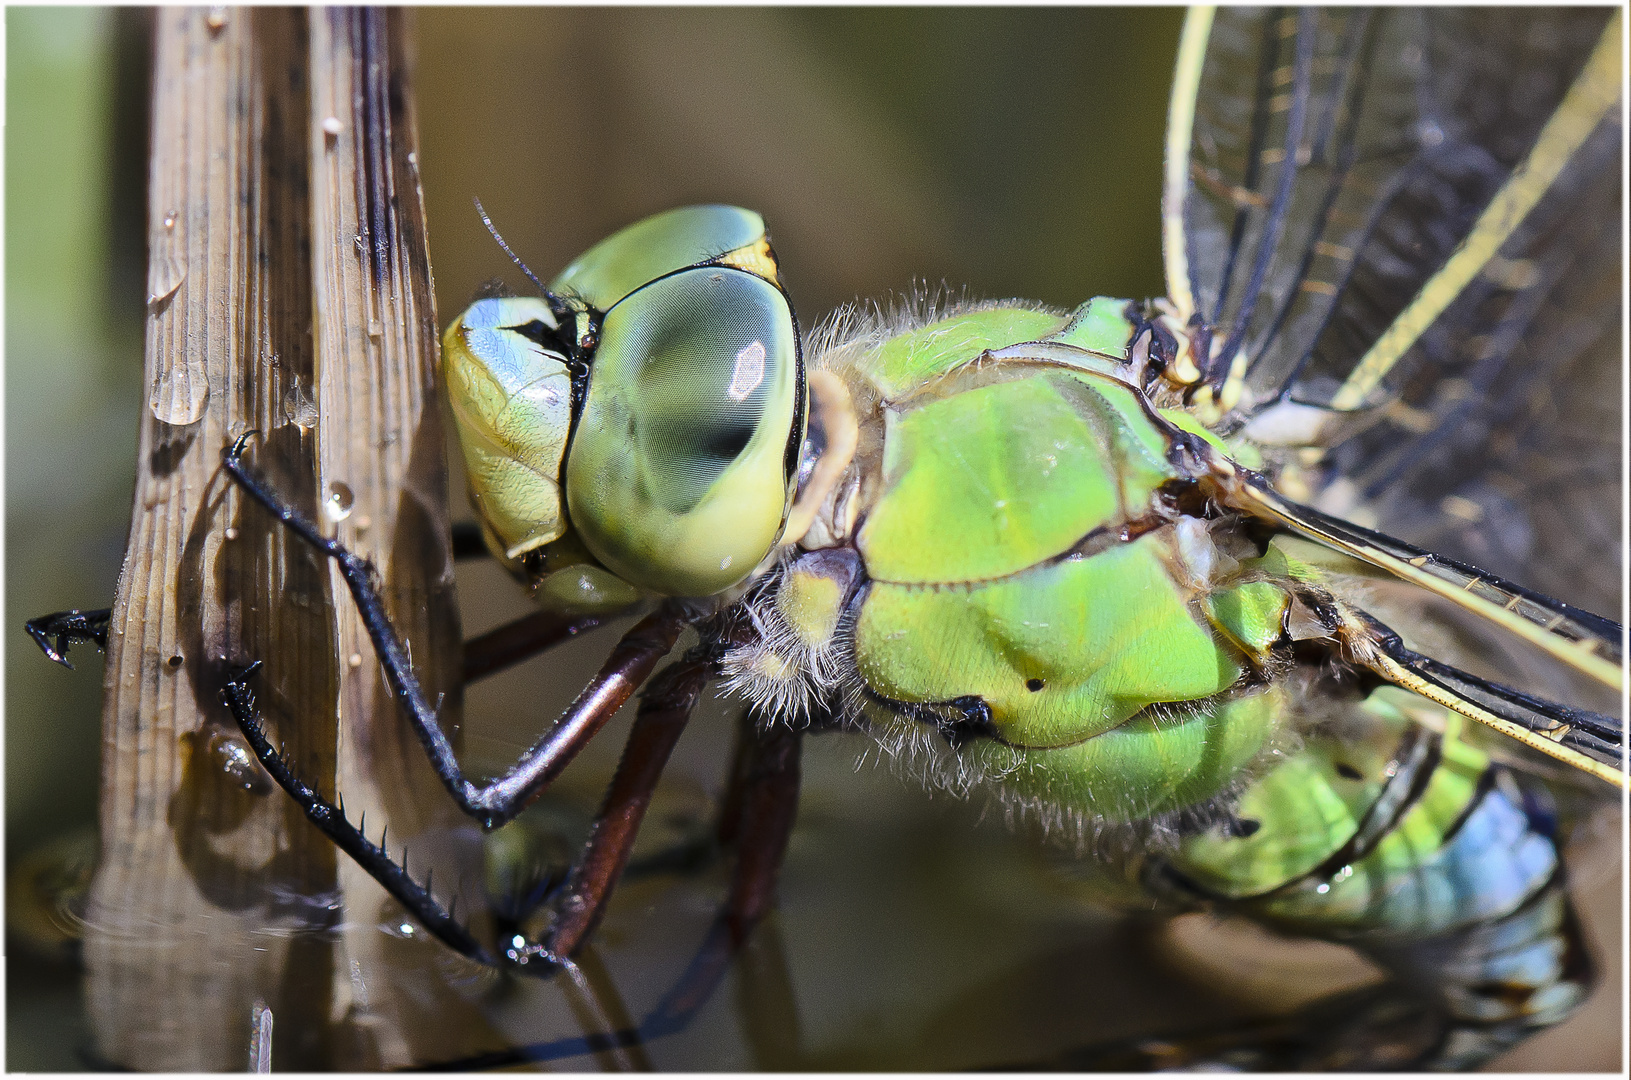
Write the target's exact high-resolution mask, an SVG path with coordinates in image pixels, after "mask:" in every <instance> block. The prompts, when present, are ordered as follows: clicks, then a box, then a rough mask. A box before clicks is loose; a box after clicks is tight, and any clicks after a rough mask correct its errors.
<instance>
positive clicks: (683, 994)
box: [436, 661, 804, 1070]
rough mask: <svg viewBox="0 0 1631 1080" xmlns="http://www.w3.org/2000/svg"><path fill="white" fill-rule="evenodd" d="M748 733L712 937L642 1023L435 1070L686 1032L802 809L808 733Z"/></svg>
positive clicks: (760, 912) (766, 894) (750, 920)
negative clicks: (802, 760)
mask: <svg viewBox="0 0 1631 1080" xmlns="http://www.w3.org/2000/svg"><path fill="white" fill-rule="evenodd" d="M682 663H683V661H682ZM676 666H677V665H676ZM665 674H666V672H665ZM744 730H746V731H749V732H751V733H752V739H751V741H750V742H749V743H748V746H747V753H746V754H745V756H744V758H743V767H742V768H740V769H738V770H737V771H736V772H735V773H733V776H732V781H731V786H732V789H733V791H732V792H731V793H729V794H727V797H726V800H725V805H726V806H727V807H735V808H736V813H735V815H734V816H735V818H736V824H735V827H734V829H733V835H734V837H735V846H736V850H737V859H736V865H735V866H734V868H733V869H732V872H731V883H730V891H729V892H728V893H727V895H726V898H725V902H724V903H723V904H722V905H721V906H720V910H719V913H718V915H717V916H715V918H714V922H713V925H712V927H711V928H710V929H709V932H708V936H707V937H706V938H704V939H703V942H702V945H701V947H700V948H698V949H697V952H696V955H695V956H694V957H693V958H692V961H691V964H690V966H688V967H687V968H686V970H685V972H684V974H682V975H681V976H680V978H679V980H678V981H677V982H676V983H675V984H674V988H673V989H672V990H670V991H669V992H668V994H667V996H665V997H664V998H663V1000H662V1001H661V1002H660V1003H659V1004H658V1005H657V1007H656V1008H654V1009H653V1010H652V1011H651V1012H650V1013H649V1014H648V1015H647V1016H646V1018H645V1020H644V1021H642V1022H641V1023H640V1024H639V1026H637V1027H627V1028H621V1029H619V1030H616V1031H609V1032H601V1033H596V1034H593V1035H587V1036H576V1037H573V1038H569V1039H562V1040H559V1041H556V1042H548V1043H535V1044H533V1045H530V1046H518V1047H514V1048H512V1049H510V1050H506V1051H502V1052H500V1053H497V1054H489V1055H485V1056H483V1057H481V1058H479V1059H469V1060H465V1061H451V1062H443V1063H440V1064H439V1065H438V1066H436V1067H437V1068H439V1069H444V1070H469V1069H472V1068H484V1069H492V1068H499V1067H502V1066H505V1065H517V1064H521V1063H522V1062H537V1061H554V1060H557V1059H560V1058H566V1057H574V1056H577V1055H579V1054H583V1053H589V1052H597V1051H601V1050H604V1049H607V1048H610V1047H634V1046H639V1045H640V1044H642V1043H644V1042H647V1041H649V1040H651V1039H655V1038H658V1037H660V1036H663V1035H671V1034H673V1033H674V1032H676V1031H679V1030H681V1029H682V1028H684V1027H685V1025H686V1024H687V1023H688V1022H689V1021H690V1019H691V1017H692V1016H693V1015H694V1014H695V1013H696V1011H697V1010H698V1009H699V1008H701V1007H702V1006H703V1005H704V1004H706V1003H707V1001H708V999H709V997H710V996H712V994H713V992H714V990H715V989H717V988H718V986H719V982H720V980H721V979H722V978H723V977H724V975H725V972H726V971H728V970H729V969H730V965H731V962H732V960H734V959H735V957H736V954H737V952H738V951H739V950H740V949H741V947H742V946H743V944H744V943H745V942H746V941H747V938H748V935H749V934H750V932H751V931H752V930H753V928H754V926H755V925H756V924H757V923H758V922H759V921H760V920H761V919H762V918H763V917H764V916H765V914H766V913H767V912H768V911H769V910H770V906H771V903H772V901H773V899H774V896H775V889H776V877H777V873H778V872H779V871H780V869H781V864H782V858H783V856H784V855H785V854H786V852H787V841H788V838H789V837H790V836H791V835H792V831H793V820H794V817H795V815H796V814H797V811H798V794H799V752H800V750H801V749H802V746H803V734H804V733H803V732H802V731H799V730H795V729H793V728H791V727H788V726H787V725H786V724H781V723H770V724H760V723H756V722H755V718H754V717H753V716H752V715H751V714H750V715H749V716H748V718H747V719H746V721H745V722H744ZM631 741H632V738H631ZM625 756H626V755H625ZM738 788H739V790H734V789H738ZM566 962H567V963H570V962H571V961H569V960H568V961H566ZM784 996H790V993H789V994H786V995H784ZM758 1041H761V1042H763V1041H768V1040H762V1039H761V1040H758Z"/></svg>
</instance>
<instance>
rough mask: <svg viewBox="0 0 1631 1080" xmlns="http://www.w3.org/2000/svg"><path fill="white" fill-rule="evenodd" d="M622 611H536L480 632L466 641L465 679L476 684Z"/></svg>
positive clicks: (582, 632)
mask: <svg viewBox="0 0 1631 1080" xmlns="http://www.w3.org/2000/svg"><path fill="white" fill-rule="evenodd" d="M619 614H622V612H617V613H614V614H610V615H579V616H577V617H575V618H573V617H569V616H566V615H561V614H559V613H557V612H553V611H534V612H532V613H530V614H527V615H523V616H521V617H520V618H519V619H516V620H515V621H514V622H508V623H505V624H504V625H503V626H500V627H496V628H494V629H492V630H489V631H487V632H486V633H485V634H479V635H477V636H476V637H473V638H471V639H470V640H469V641H466V642H465V643H464V681H465V682H466V683H473V682H476V681H477V680H480V679H485V678H486V677H487V676H489V675H492V674H495V673H497V672H499V671H503V670H504V669H505V668H507V667H511V666H513V665H515V664H519V663H521V662H522V661H523V660H528V659H531V658H532V657H534V656H537V655H538V654H539V653H542V652H545V651H547V650H549V649H552V648H554V647H555V646H556V645H559V644H561V642H563V641H569V640H571V639H572V638H575V637H577V636H578V635H579V634H586V633H588V632H589V631H590V630H593V629H594V628H595V627H597V626H599V625H600V624H601V623H604V622H605V621H606V620H607V619H612V618H616V617H617V615H619Z"/></svg>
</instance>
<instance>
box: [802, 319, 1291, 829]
mask: <svg viewBox="0 0 1631 1080" xmlns="http://www.w3.org/2000/svg"><path fill="white" fill-rule="evenodd" d="M1136 314H1137V313H1136V309H1134V308H1133V307H1132V306H1131V305H1129V304H1128V303H1127V302H1125V301H1116V300H1110V299H1107V298H1098V299H1095V300H1093V301H1091V302H1089V303H1088V304H1085V305H1083V306H1082V307H1081V308H1080V309H1078V310H1077V311H1076V312H1074V313H1072V314H1071V315H1068V316H1065V315H1058V314H1054V313H1051V312H1047V311H1039V310H1035V309H1025V308H1020V307H1017V306H992V307H985V308H981V309H976V310H971V311H965V312H960V313H953V314H951V315H949V316H946V317H944V318H941V319H938V320H936V321H933V322H930V323H927V324H926V325H921V326H916V327H913V328H910V329H907V330H905V331H903V332H899V333H896V334H895V335H894V336H892V337H890V338H888V339H887V340H885V341H882V342H878V343H876V344H875V346H874V347H871V348H867V349H861V350H855V351H851V352H848V353H847V354H844V355H842V356H835V357H834V358H833V361H832V366H833V368H834V370H836V371H838V373H839V374H840V375H841V376H843V377H844V378H845V380H846V382H847V383H848V384H849V385H850V386H851V390H852V393H853V394H854V396H855V398H856V401H857V408H858V412H859V414H860V417H861V424H862V428H863V432H864V434H863V436H862V439H861V450H860V452H859V453H858V456H857V461H856V465H855V472H856V475H857V477H858V478H859V480H858V485H857V490H858V492H859V494H858V495H857V499H858V502H859V509H858V511H857V512H856V513H855V514H854V518H853V520H854V524H855V529H854V534H853V536H852V537H848V538H847V539H846V542H847V543H849V544H852V545H853V546H854V548H855V549H856V550H857V551H858V552H859V554H860V557H861V560H862V563H863V566H864V570H865V578H866V584H865V585H864V586H863V587H864V589H865V592H864V594H862V597H861V600H860V604H859V611H858V613H857V615H856V619H855V622H854V630H853V632H854V644H855V653H854V655H855V662H856V667H857V669H858V673H859V675H860V677H861V679H862V681H863V682H864V684H865V690H866V696H867V697H868V699H869V700H870V701H871V702H872V703H873V704H874V705H875V706H877V708H875V709H873V710H872V711H873V712H874V714H875V720H876V721H877V722H878V723H880V724H881V725H884V726H889V725H899V724H905V725H910V724H915V723H919V722H921V721H922V720H923V719H924V718H925V717H927V716H930V715H933V716H936V717H939V716H941V715H943V714H956V713H958V712H961V713H963V714H968V715H972V716H973V717H974V719H975V721H976V722H977V724H983V725H985V727H984V728H983V729H980V730H976V731H975V732H974V734H976V735H982V736H985V737H982V738H978V739H975V740H973V741H971V742H969V743H968V744H967V746H966V748H965V749H964V750H963V754H964V756H965V761H969V762H972V763H974V764H975V765H976V766H977V767H978V768H981V769H984V770H986V771H988V772H989V773H991V774H993V775H996V776H1000V777H1002V778H1003V779H1002V783H1003V786H1004V788H1005V790H1007V791H1009V792H1010V793H1013V794H1016V795H1018V796H1019V797H1020V798H1025V799H1030V798H1035V799H1041V800H1045V801H1047V802H1049V803H1053V804H1064V805H1067V806H1070V807H1073V808H1076V809H1079V810H1081V811H1083V812H1087V813H1091V814H1095V815H1098V816H1105V817H1113V818H1122V819H1125V818H1133V817H1142V816H1146V815H1148V814H1150V813H1157V812H1161V811H1166V810H1171V809H1177V808H1180V807H1182V806H1184V805H1189V804H1192V803H1194V802H1197V801H1200V800H1204V799H1206V798H1209V797H1211V796H1213V795H1215V794H1217V793H1219V792H1220V791H1222V790H1224V789H1225V788H1226V787H1228V786H1229V785H1230V783H1231V782H1232V780H1233V778H1234V777H1235V775H1236V773H1237V772H1238V771H1239V770H1240V769H1241V768H1242V767H1243V766H1244V765H1245V764H1246V763H1248V762H1249V761H1251V760H1252V759H1253V758H1254V757H1255V756H1256V755H1257V754H1258V753H1259V751H1260V750H1261V748H1262V747H1263V745H1264V744H1265V742H1266V741H1267V739H1268V737H1269V735H1270V734H1271V733H1272V731H1273V730H1274V728H1275V726H1276V725H1277V724H1278V722H1279V718H1280V716H1281V714H1282V713H1283V711H1284V710H1283V707H1282V698H1281V695H1280V693H1279V692H1278V691H1276V690H1274V689H1273V688H1272V687H1270V686H1269V684H1268V680H1266V679H1265V678H1264V677H1262V669H1263V665H1264V664H1265V662H1266V660H1267V657H1268V655H1269V651H1270V649H1271V647H1272V646H1273V645H1274V644H1275V642H1276V641H1278V640H1279V639H1280V638H1281V636H1282V632H1283V623H1284V619H1285V613H1286V609H1287V607H1288V604H1289V600H1288V597H1287V594H1286V593H1285V592H1284V591H1283V590H1282V589H1281V588H1279V587H1278V586H1277V585H1275V584H1274V583H1273V580H1272V579H1273V578H1274V577H1275V576H1276V575H1275V574H1274V572H1273V571H1274V569H1275V568H1274V567H1272V566H1270V565H1268V562H1269V560H1264V559H1258V558H1254V557H1252V556H1255V554H1256V553H1255V552H1248V553H1246V555H1247V557H1245V558H1236V557H1231V556H1226V555H1223V554H1221V553H1220V552H1219V551H1218V550H1217V548H1216V547H1215V545H1214V544H1213V543H1212V540H1211V538H1210V535H1209V532H1208V528H1209V527H1208V525H1207V523H1206V522H1205V521H1204V520H1202V519H1200V518H1195V517H1186V516H1185V515H1184V514H1183V513H1182V512H1180V511H1179V510H1178V509H1177V502H1176V501H1175V500H1177V499H1178V497H1179V495H1180V494H1181V493H1182V492H1183V491H1184V490H1185V489H1186V485H1189V481H1190V479H1191V478H1190V477H1189V475H1188V474H1187V473H1186V472H1185V471H1184V468H1183V466H1182V465H1181V464H1179V463H1177V462H1181V461H1182V460H1183V457H1182V455H1179V454H1174V453H1172V452H1171V451H1172V449H1173V446H1174V441H1175V439H1176V438H1177V437H1178V434H1179V432H1178V428H1180V427H1181V428H1183V429H1185V430H1189V431H1193V432H1195V433H1197V434H1200V435H1201V436H1202V437H1203V438H1205V439H1207V441H1209V442H1211V443H1213V445H1214V446H1216V447H1218V448H1219V449H1221V450H1223V451H1224V452H1225V453H1227V452H1228V448H1227V447H1225V446H1224V444H1223V443H1221V442H1220V441H1219V440H1218V439H1217V438H1216V437H1215V436H1213V435H1212V434H1211V433H1210V432H1208V431H1206V430H1205V429H1204V427H1202V426H1201V425H1199V424H1198V423H1197V422H1196V421H1194V420H1193V419H1192V418H1190V417H1188V416H1186V415H1184V414H1182V413H1181V412H1177V411H1172V410H1155V409H1152V407H1151V406H1150V405H1149V404H1148V403H1147V402H1146V401H1145V400H1144V398H1143V395H1142V394H1141V393H1140V391H1139V390H1137V389H1135V388H1134V386H1133V385H1132V384H1131V382H1130V379H1131V378H1132V376H1131V375H1130V374H1129V368H1128V366H1127V360H1128V358H1129V355H1130V352H1131V349H1132V346H1133V337H1134V334H1135V331H1136V330H1137V325H1136V323H1135V322H1134V321H1133V319H1134V318H1136ZM839 531H840V532H841V531H842V530H839ZM1237 554H1239V553H1238V552H1237ZM795 565H797V564H795ZM902 706H905V708H904V710H903V708H902ZM924 706H927V707H928V708H927V710H925V708H923V707H924ZM982 709H983V710H984V713H983V714H982V712H981V710H982Z"/></svg>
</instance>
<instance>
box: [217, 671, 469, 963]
mask: <svg viewBox="0 0 1631 1080" xmlns="http://www.w3.org/2000/svg"><path fill="white" fill-rule="evenodd" d="M259 667H260V662H259V661H258V660H257V661H256V662H255V663H253V664H250V665H248V666H247V667H243V668H239V669H238V670H237V671H235V672H233V674H232V675H231V677H230V678H228V679H227V683H226V686H225V687H224V688H223V689H222V690H221V700H222V701H223V702H225V703H226V706H227V708H228V709H230V710H231V711H232V717H233V719H235V720H236V721H237V722H238V728H239V730H240V731H242V732H243V735H244V738H245V739H246V740H247V741H248V742H249V746H250V749H252V750H254V752H255V756H256V757H257V758H259V759H260V763H261V764H262V765H263V766H265V768H266V771H267V772H269V773H271V774H272V779H274V780H276V781H277V782H278V785H279V786H280V787H282V788H283V790H285V791H287V792H288V793H289V795H290V796H291V797H292V798H293V799H294V801H295V802H296V803H298V804H299V806H300V809H302V810H304V811H305V812H306V817H307V818H308V819H310V821H311V823H312V824H313V825H316V826H317V828H318V829H320V830H321V831H322V833H323V835H324V836H327V837H328V838H329V839H330V840H332V841H334V846H335V847H338V848H339V849H340V850H341V851H343V852H345V853H346V854H347V855H349V856H351V858H352V859H354V860H355V861H356V863H357V865H358V866H360V867H362V868H363V869H364V870H366V871H368V874H369V875H370V876H371V877H372V878H373V879H374V880H375V881H377V882H379V883H380V884H381V885H383V886H385V891H386V892H388V893H390V894H391V895H392V896H393V897H395V898H396V900H397V902H398V903H400V904H401V905H402V906H403V907H405V908H407V909H408V911H409V912H410V913H411V914H412V915H413V917H414V918H415V919H417V920H419V924H420V925H421V926H423V927H424V928H425V929H426V930H428V931H430V932H431V933H432V934H434V935H435V936H436V938H437V939H438V940H439V941H441V942H442V943H443V944H445V945H447V946H448V948H450V949H453V950H454V951H455V952H459V953H462V954H463V955H465V956H468V957H469V958H470V959H472V960H475V961H477V962H478V963H482V964H492V963H493V962H494V961H493V957H492V954H491V953H489V952H488V951H487V950H486V949H484V948H482V946H481V944H480V943H479V942H478V941H476V939H475V938H474V937H472V936H471V934H470V931H469V930H467V929H466V928H465V927H464V926H463V925H462V924H460V923H459V922H458V921H457V920H456V919H455V918H454V917H453V914H452V913H451V912H449V911H448V910H447V909H446V908H444V907H442V905H441V904H439V903H437V902H436V898H435V897H434V896H432V895H431V893H430V890H429V889H428V888H426V887H424V886H422V885H420V884H419V883H418V882H417V881H414V880H413V878H411V877H409V876H408V872H407V871H406V870H404V869H403V868H402V867H401V866H399V865H398V864H397V863H396V862H394V861H392V859H391V857H390V856H389V855H388V854H387V853H386V851H385V848H384V847H382V846H376V845H375V844H373V843H371V842H370V841H369V840H368V838H367V837H365V836H364V835H363V834H362V833H361V831H359V830H358V829H357V827H356V826H354V825H352V824H351V822H349V821H347V820H346V817H345V813H344V811H342V810H341V809H340V808H339V807H337V806H335V805H334V804H333V803H331V802H329V801H328V800H327V799H324V798H323V797H322V796H321V795H319V794H318V793H317V792H316V790H315V789H313V788H312V787H311V786H310V785H308V784H306V783H305V782H304V781H303V780H301V779H300V778H299V777H298V776H296V775H295V774H294V771H293V770H292V769H290V768H289V763H288V762H287V761H285V760H284V757H283V755H282V754H281V753H279V752H278V751H277V750H276V749H274V748H273V746H272V743H271V741H270V740H269V739H268V738H267V737H266V729H265V728H264V727H263V726H262V725H261V721H260V717H259V716H257V715H256V713H255V695H254V693H253V691H251V690H250V689H249V679H250V677H251V676H253V675H254V674H255V671H256V669H257V668H259ZM381 840H382V841H383V836H382V837H381Z"/></svg>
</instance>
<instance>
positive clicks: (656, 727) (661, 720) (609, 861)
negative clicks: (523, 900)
mask: <svg viewBox="0 0 1631 1080" xmlns="http://www.w3.org/2000/svg"><path fill="white" fill-rule="evenodd" d="M717 663H718V659H717V657H716V656H715V655H714V653H713V651H712V650H706V649H701V648H699V649H693V650H692V651H691V652H690V653H689V654H687V655H686V656H685V658H684V659H682V660H679V661H677V662H675V663H673V664H670V665H669V666H668V667H666V668H664V669H663V670H662V671H661V672H659V673H658V674H657V676H656V677H655V678H654V679H652V681H651V683H650V685H649V686H647V688H646V691H645V693H644V694H642V695H641V701H640V711H639V713H638V715H637V716H636V717H635V720H634V727H633V729H632V730H631V731H630V732H629V738H628V742H627V743H625V744H624V747H623V757H622V759H621V760H620V761H619V762H618V765H617V772H616V773H615V774H614V775H613V776H612V782H611V784H610V785H609V786H608V787H607V789H606V799H605V802H604V804H603V805H602V806H601V809H600V813H599V814H598V815H596V817H595V821H594V825H593V826H592V828H591V830H590V833H589V839H588V841H587V842H586V843H585V844H584V847H583V851H582V852H581V853H580V854H579V856H578V858H577V861H576V862H575V863H574V864H573V866H572V869H571V871H570V872H569V873H568V875H567V880H566V885H565V887H564V888H563V889H562V890H561V891H560V893H559V894H557V896H556V897H555V899H554V901H553V903H552V907H553V908H554V912H555V921H554V924H553V925H552V926H551V928H550V931H549V934H548V936H547V938H546V940H545V942H544V943H543V944H542V945H541V946H532V945H527V946H521V947H518V948H513V949H511V950H510V951H509V956H510V958H511V959H512V960H514V961H516V962H517V963H523V964H524V963H526V962H527V961H528V960H529V958H530V957H532V956H534V955H544V956H546V957H548V958H550V959H553V958H554V957H560V956H570V955H571V954H572V953H574V952H576V951H577V949H578V947H579V946H580V945H581V944H582V943H583V941H584V940H585V939H586V938H587V937H588V936H589V934H590V933H591V932H592V931H593V930H594V928H595V925H596V924H597V923H599V921H600V917H601V914H602V913H603V912H604V910H605V905H606V900H607V898H608V897H609V896H610V895H611V891H612V887H613V886H614V885H615V884H616V882H617V879H618V876H619V875H620V874H621V873H622V871H623V867H624V865H625V864H626V863H627V862H628V858H629V852H630V851H631V850H632V849H633V847H634V840H635V837H636V835H637V834H638V833H639V831H640V822H641V820H642V819H643V818H644V817H645V813H646V808H647V807H648V806H650V804H651V795H652V792H653V791H655V790H656V787H657V781H658V780H659V779H660V778H661V777H662V773H663V769H664V767H665V766H667V764H668V757H669V754H671V753H672V752H673V750H674V744H675V743H676V742H678V741H679V737H680V733H681V732H683V731H684V730H685V726H686V724H687V723H688V722H689V721H690V719H691V712H692V710H693V709H694V708H695V707H696V703H697V698H698V697H700V696H701V694H702V691H703V688H704V687H706V686H707V685H708V682H709V681H710V680H711V679H712V678H713V676H714V674H715V669H716V666H717Z"/></svg>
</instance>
